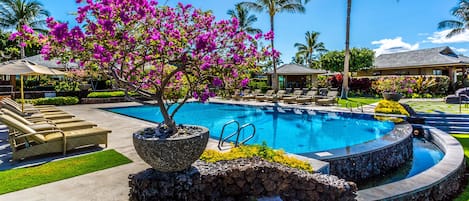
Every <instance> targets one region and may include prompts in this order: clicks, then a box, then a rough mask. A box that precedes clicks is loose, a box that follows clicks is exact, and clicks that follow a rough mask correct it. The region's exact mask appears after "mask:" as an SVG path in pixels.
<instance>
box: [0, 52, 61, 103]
mask: <svg viewBox="0 0 469 201" xmlns="http://www.w3.org/2000/svg"><path fill="white" fill-rule="evenodd" d="M0 75H19V76H20V82H21V88H20V92H21V110H22V111H24V91H23V76H25V75H26V76H28V75H65V73H64V72H62V71H59V70H54V69H50V68H48V67H45V66H41V65H38V64H36V63H34V62H31V61H28V60H24V59H21V60H14V61H7V62H4V63H1V64H0Z"/></svg>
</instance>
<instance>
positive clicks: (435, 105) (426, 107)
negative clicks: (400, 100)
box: [406, 101, 469, 114]
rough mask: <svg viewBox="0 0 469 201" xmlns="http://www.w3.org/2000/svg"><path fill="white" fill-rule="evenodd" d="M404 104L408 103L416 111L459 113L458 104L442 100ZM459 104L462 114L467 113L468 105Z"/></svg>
mask: <svg viewBox="0 0 469 201" xmlns="http://www.w3.org/2000/svg"><path fill="white" fill-rule="evenodd" d="M406 104H409V105H410V107H412V108H413V109H414V110H415V111H417V112H425V113H449V114H460V113H459V105H458V104H446V103H445V102H443V101H422V102H420V101H409V102H406ZM461 106H462V107H461V112H462V114H469V105H468V106H467V107H465V106H464V105H461Z"/></svg>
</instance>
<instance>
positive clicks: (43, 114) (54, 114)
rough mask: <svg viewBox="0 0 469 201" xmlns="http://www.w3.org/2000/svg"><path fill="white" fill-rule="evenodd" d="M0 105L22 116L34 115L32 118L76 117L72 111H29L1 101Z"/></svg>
mask: <svg viewBox="0 0 469 201" xmlns="http://www.w3.org/2000/svg"><path fill="white" fill-rule="evenodd" d="M0 106H1V107H2V108H6V109H8V110H10V111H12V112H14V113H16V114H18V115H20V116H24V117H32V118H46V119H51V120H52V119H64V118H72V117H75V116H74V115H72V114H70V113H66V112H64V111H52V112H41V111H32V110H31V111H29V112H22V111H21V108H18V107H15V106H13V105H11V104H7V103H4V102H0Z"/></svg>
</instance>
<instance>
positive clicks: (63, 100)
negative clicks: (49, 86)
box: [25, 96, 79, 105]
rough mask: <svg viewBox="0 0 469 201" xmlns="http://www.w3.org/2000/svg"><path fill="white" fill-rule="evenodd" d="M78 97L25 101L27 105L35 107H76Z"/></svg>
mask: <svg viewBox="0 0 469 201" xmlns="http://www.w3.org/2000/svg"><path fill="white" fill-rule="evenodd" d="M78 101H79V100H78V98H77V97H72V96H66V97H62V96H59V97H51V98H37V99H28V100H25V102H26V103H30V104H34V105H75V104H77V103H78Z"/></svg>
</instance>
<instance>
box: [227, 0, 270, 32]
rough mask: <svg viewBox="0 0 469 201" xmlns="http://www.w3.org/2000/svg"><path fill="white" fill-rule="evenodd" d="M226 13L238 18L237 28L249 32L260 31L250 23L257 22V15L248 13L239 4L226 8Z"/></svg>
mask: <svg viewBox="0 0 469 201" xmlns="http://www.w3.org/2000/svg"><path fill="white" fill-rule="evenodd" d="M227 14H228V15H230V16H231V17H234V18H236V19H238V22H239V25H238V26H239V30H240V31H245V32H247V33H249V34H258V33H261V32H262V31H261V30H260V29H258V28H253V27H252V24H253V23H254V22H257V17H256V16H255V15H250V14H249V10H248V9H247V8H245V7H243V5H241V4H239V3H238V4H236V5H235V9H234V10H231V9H230V10H228V12H227Z"/></svg>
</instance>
